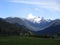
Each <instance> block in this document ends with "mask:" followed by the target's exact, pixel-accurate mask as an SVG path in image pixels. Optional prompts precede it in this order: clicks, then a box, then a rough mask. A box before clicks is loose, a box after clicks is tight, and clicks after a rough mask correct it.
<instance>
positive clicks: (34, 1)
mask: <svg viewBox="0 0 60 45" xmlns="http://www.w3.org/2000/svg"><path fill="white" fill-rule="evenodd" d="M10 2H14V3H24V4H31V5H36V6H37V7H43V8H46V9H49V10H54V11H60V3H59V0H10ZM36 10H38V9H36Z"/></svg>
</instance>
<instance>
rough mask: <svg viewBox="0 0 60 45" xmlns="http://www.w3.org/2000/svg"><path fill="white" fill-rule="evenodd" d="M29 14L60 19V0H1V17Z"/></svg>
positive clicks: (25, 16)
mask: <svg viewBox="0 0 60 45" xmlns="http://www.w3.org/2000/svg"><path fill="white" fill-rule="evenodd" d="M29 15H32V16H33V17H34V16H35V17H36V16H40V17H44V18H45V19H57V18H59V19H60V0H0V17H3V18H5V17H21V18H27V17H28V16H29Z"/></svg>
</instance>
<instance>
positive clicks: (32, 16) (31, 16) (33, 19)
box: [27, 14, 44, 23]
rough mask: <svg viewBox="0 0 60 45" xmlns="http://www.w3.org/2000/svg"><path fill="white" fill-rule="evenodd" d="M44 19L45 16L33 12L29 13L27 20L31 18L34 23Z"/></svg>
mask: <svg viewBox="0 0 60 45" xmlns="http://www.w3.org/2000/svg"><path fill="white" fill-rule="evenodd" d="M43 19H44V18H43V17H39V16H38V17H37V16H34V15H32V14H29V15H28V16H27V20H30V21H31V22H33V23H40V21H41V20H43Z"/></svg>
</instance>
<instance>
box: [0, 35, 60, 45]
mask: <svg viewBox="0 0 60 45" xmlns="http://www.w3.org/2000/svg"><path fill="white" fill-rule="evenodd" d="M0 45H60V40H55V39H44V38H34V37H20V36H8V37H2V36H0Z"/></svg>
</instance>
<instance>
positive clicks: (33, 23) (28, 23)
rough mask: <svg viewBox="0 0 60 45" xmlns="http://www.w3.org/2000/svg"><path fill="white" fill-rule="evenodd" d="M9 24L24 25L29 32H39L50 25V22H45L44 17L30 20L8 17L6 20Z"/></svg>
mask: <svg viewBox="0 0 60 45" xmlns="http://www.w3.org/2000/svg"><path fill="white" fill-rule="evenodd" d="M5 20H6V21H7V22H9V23H18V24H19V25H24V26H25V27H26V28H28V29H29V30H33V31H39V30H40V29H42V28H45V27H46V26H48V25H49V24H50V20H45V19H44V18H43V17H42V18H40V17H35V18H32V19H31V18H30V19H22V18H18V17H14V18H11V17H8V18H6V19H5Z"/></svg>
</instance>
